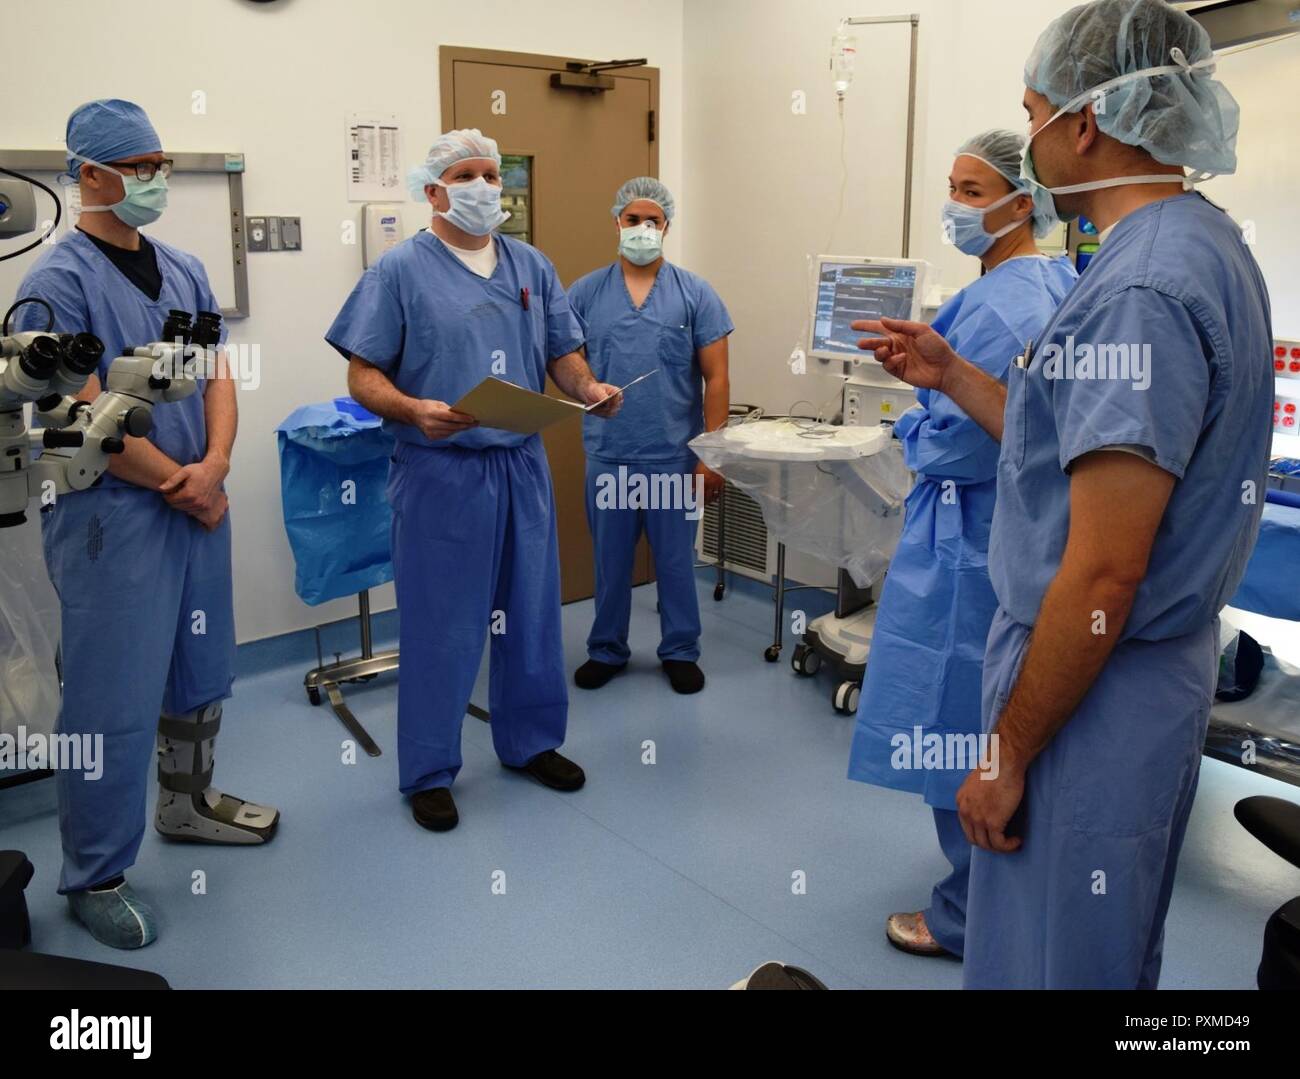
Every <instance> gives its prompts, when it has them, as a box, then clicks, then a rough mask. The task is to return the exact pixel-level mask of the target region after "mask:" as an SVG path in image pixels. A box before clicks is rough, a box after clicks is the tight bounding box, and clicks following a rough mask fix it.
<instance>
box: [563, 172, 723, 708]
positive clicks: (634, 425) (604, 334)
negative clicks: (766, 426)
mask: <svg viewBox="0 0 1300 1079" xmlns="http://www.w3.org/2000/svg"><path fill="white" fill-rule="evenodd" d="M613 216H614V221H615V224H616V226H617V230H618V238H619V243H618V252H619V257H618V259H617V260H616V261H615V262H613V263H612V264H611V265H609V266H604V267H602V268H601V269H599V270H595V271H593V272H592V273H589V274H587V275H586V276H585V277H582V278H580V279H579V280H578V281H576V282H574V284H573V288H572V290H571V291H570V300H571V301H572V303H573V309H574V310H575V311H577V312H578V315H579V316H580V317H581V318H582V319H583V321H584V323H585V324H586V326H587V356H588V358H589V359H590V361H591V367H592V370H593V371H595V372H596V373H597V376H598V377H599V378H603V379H608V380H609V381H610V382H615V383H617V384H619V385H622V386H625V387H626V386H628V384H630V383H631V382H632V380H633V379H636V378H638V377H639V376H642V375H644V374H645V373H646V372H654V377H653V378H651V379H648V380H647V381H646V382H645V383H644V384H642V385H639V386H637V387H636V389H635V390H632V391H631V392H630V393H629V394H628V397H627V400H628V405H627V408H626V409H625V410H624V412H623V415H622V416H620V417H619V419H617V420H616V421H614V422H613V423H601V422H599V421H592V420H585V421H584V425H583V443H584V446H585V448H586V451H587V520H588V522H589V524H590V526H591V539H592V543H593V545H594V547H595V554H596V617H595V620H594V621H593V623H592V627H591V634H590V636H589V637H588V638H587V654H588V656H589V657H590V658H589V659H588V660H587V662H586V663H584V664H583V665H582V666H581V667H579V668H578V670H577V671H576V672H575V674H574V676H573V678H574V681H575V682H576V683H577V684H578V686H580V687H581V688H583V689H598V688H599V687H601V686H603V685H604V684H605V683H606V682H608V681H609V680H610V679H611V678H613V677H614V675H616V674H618V672H619V671H621V670H623V669H624V668H625V667H626V666H627V662H628V658H629V656H630V655H631V652H630V650H629V648H628V643H627V638H628V623H629V621H630V618H631V613H632V567H633V562H634V559H635V555H636V545H637V541H638V540H639V539H640V536H641V533H642V532H643V531H644V532H645V534H646V536H647V537H648V538H649V540H650V547H651V549H652V550H653V552H654V560H655V577H656V579H657V582H658V583H657V587H658V590H659V630H660V639H659V650H658V652H659V661H660V663H661V664H662V665H663V669H664V673H665V674H666V675H667V676H668V681H669V683H670V684H671V685H672V687H673V689H674V690H676V691H677V692H678V693H698V692H699V691H700V690H701V689H703V688H704V672H703V671H701V670H700V668H699V665H698V663H697V662H696V661H697V660H698V659H699V658H700V606H699V600H698V598H697V596H696V593H695V530H696V527H697V526H698V524H699V519H700V515H701V513H702V512H703V509H704V506H703V502H704V501H709V502H711V501H713V500H714V499H715V498H717V497H718V495H719V494H721V493H722V477H721V476H719V475H718V474H717V473H716V472H712V471H710V470H709V469H708V468H706V467H705V466H704V465H703V464H702V463H700V462H698V461H696V459H695V456H694V455H693V454H692V453H691V451H690V448H689V447H688V445H687V443H689V442H690V440H691V439H692V438H694V437H695V436H696V435H698V434H700V433H701V432H702V431H705V430H709V431H713V430H716V429H717V428H719V427H721V426H723V424H725V423H726V422H727V412H728V410H729V408H730V386H729V383H728V379H727V335H728V334H730V333H731V331H732V329H734V327H733V326H732V324H731V318H730V316H729V315H728V314H727V309H726V307H725V306H724V305H723V303H722V300H721V299H720V298H719V297H718V294H717V293H716V292H715V291H714V290H713V288H712V287H711V286H710V285H709V283H708V282H707V281H705V280H704V279H703V278H702V277H697V276H696V275H695V274H693V273H690V272H689V271H687V270H683V269H681V268H680V267H677V266H674V265H672V263H670V262H668V261H666V260H665V259H664V257H663V237H664V234H665V233H666V232H667V231H668V224H669V222H670V221H671V220H672V216H673V197H672V195H671V194H670V193H669V191H668V188H667V187H665V186H664V185H663V184H662V183H660V182H659V181H658V180H656V179H655V178H654V177H653V176H638V177H635V178H634V179H631V180H628V181H627V183H625V184H624V185H623V186H622V187H621V188H619V190H618V192H617V194H616V195H615V197H614V206H613Z"/></svg>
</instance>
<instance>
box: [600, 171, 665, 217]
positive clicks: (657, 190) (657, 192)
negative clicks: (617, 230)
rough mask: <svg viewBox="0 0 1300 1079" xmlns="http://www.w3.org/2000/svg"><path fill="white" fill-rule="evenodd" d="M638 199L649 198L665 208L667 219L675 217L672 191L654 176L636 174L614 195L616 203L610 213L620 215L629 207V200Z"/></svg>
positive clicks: (662, 208)
mask: <svg viewBox="0 0 1300 1079" xmlns="http://www.w3.org/2000/svg"><path fill="white" fill-rule="evenodd" d="M637 199H649V200H650V201H651V202H653V203H654V204H655V205H656V206H658V207H659V209H661V210H663V212H664V219H665V220H666V221H671V220H672V219H673V195H672V192H671V191H669V190H668V188H667V187H665V186H664V185H663V183H662V182H661V181H659V180H656V179H655V178H654V177H653V176H634V177H633V178H632V179H631V180H628V182H627V183H625V184H624V185H623V186H622V187H620V188H619V189H618V194H617V195H615V196H614V205H613V206H612V207H611V208H610V213H612V214H613V215H614V216H615V217H618V216H619V215H620V214H622V212H623V211H624V210H626V209H627V205H628V203H629V202H636V200H637Z"/></svg>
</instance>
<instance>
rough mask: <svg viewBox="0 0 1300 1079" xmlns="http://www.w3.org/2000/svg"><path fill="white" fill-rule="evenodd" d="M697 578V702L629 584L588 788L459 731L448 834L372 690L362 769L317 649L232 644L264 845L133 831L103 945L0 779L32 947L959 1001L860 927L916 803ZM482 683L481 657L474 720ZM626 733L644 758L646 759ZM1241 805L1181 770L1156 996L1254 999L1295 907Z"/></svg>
mask: <svg viewBox="0 0 1300 1079" xmlns="http://www.w3.org/2000/svg"><path fill="white" fill-rule="evenodd" d="M699 587H700V597H701V607H702V615H703V620H704V639H703V650H704V655H703V658H702V666H703V667H704V669H705V671H706V673H707V675H708V678H709V684H708V686H707V687H706V689H705V691H704V692H703V693H701V694H699V695H697V696H694V697H679V696H677V695H675V694H673V693H672V691H671V690H670V689H669V687H668V685H667V682H666V680H665V678H664V676H663V674H662V673H661V671H660V669H659V666H658V663H657V661H656V660H655V655H654V650H655V645H656V644H657V641H658V620H657V617H656V615H655V593H654V588H653V586H650V587H644V588H639V589H637V590H636V592H635V594H634V599H633V622H632V647H633V659H632V666H631V667H630V668H629V670H628V672H627V673H625V674H624V675H622V676H621V677H619V678H617V679H616V680H615V681H614V682H612V683H611V684H610V685H609V686H607V687H606V688H604V689H603V690H600V691H596V692H584V691H581V690H578V689H572V690H571V694H570V697H571V708H570V719H569V739H568V743H567V748H566V750H565V752H566V753H567V754H568V755H571V756H572V757H573V758H574V759H575V760H577V761H578V762H579V763H580V764H582V765H583V767H584V768H585V769H586V771H587V775H588V783H587V786H586V788H585V789H584V790H582V791H580V792H578V793H577V794H568V795H565V794H558V793H554V792H551V791H549V790H546V789H545V788H542V787H540V786H538V785H536V784H534V783H533V782H531V781H530V780H528V779H526V778H523V777H521V776H519V775H517V774H515V773H509V772H506V771H505V770H503V769H502V768H501V767H500V766H499V764H498V763H497V761H496V758H495V755H494V754H493V751H492V743H491V738H490V734H489V731H488V728H487V727H486V726H485V725H484V724H483V723H481V722H479V721H478V720H475V719H472V718H467V719H466V721H465V726H464V755H465V767H464V769H463V771H462V772H461V774H460V777H459V779H458V780H457V783H456V787H455V794H456V799H457V804H458V806H459V808H460V812H461V824H460V826H459V827H458V828H457V829H456V830H455V831H453V832H450V833H445V834H434V833H430V832H426V831H424V830H422V829H421V828H419V827H418V826H417V825H416V824H415V823H414V822H413V821H412V820H411V817H410V813H409V810H408V809H407V807H406V804H405V803H404V801H403V800H402V798H401V797H400V795H399V794H398V793H397V756H396V737H395V726H396V707H397V685H396V680H395V676H393V675H388V676H385V677H383V678H381V679H379V680H377V681H376V682H373V683H371V684H369V685H365V686H358V687H348V689H347V696H348V699H349V701H350V703H351V704H352V706H353V708H354V710H355V711H356V713H357V715H358V716H359V717H360V718H361V719H362V721H363V722H364V723H365V724H366V725H367V726H368V727H369V729H370V731H371V733H372V734H373V735H374V737H375V738H376V740H377V741H378V742H379V743H380V745H381V746H382V747H383V748H384V754H383V756H381V757H379V758H369V757H366V756H365V755H364V754H362V755H360V757H359V759H358V760H357V761H356V762H355V763H344V761H343V756H344V753H343V749H342V743H343V741H344V738H345V737H346V735H345V732H344V730H343V728H342V726H341V725H340V724H339V723H338V722H337V720H336V719H335V718H334V717H333V715H332V714H331V713H330V711H329V709H328V707H321V708H313V707H311V706H310V705H309V704H308V702H307V699H306V697H305V695H304V693H303V689H302V676H303V674H304V673H305V671H306V669H307V667H308V666H311V665H314V654H313V658H312V662H311V663H309V662H308V661H307V659H306V658H305V653H304V654H303V655H290V654H288V651H287V650H289V649H290V645H288V644H286V643H285V642H284V641H281V642H265V643H261V644H257V645H251V646H246V647H245V648H244V649H243V650H242V654H241V665H242V667H243V670H244V672H245V673H243V674H242V675H241V678H240V679H239V681H238V682H237V683H236V687H235V696H234V699H233V700H232V701H230V702H228V704H227V706H226V712H225V723H224V725H223V728H222V734H221V740H220V742H219V745H218V767H217V773H216V777H217V780H216V781H217V784H218V785H219V786H222V787H224V788H225V789H228V790H230V791H231V792H232V793H235V794H238V795H241V796H244V797H249V798H252V799H255V800H265V801H268V802H271V803H273V804H275V805H277V806H278V807H279V808H280V809H281V810H282V812H283V821H282V824H281V828H280V832H279V835H278V836H277V837H276V839H275V840H274V842H272V843H271V844H270V845H268V846H266V847H264V848H252V849H250V848H242V849H232V848H223V847H203V846H193V845H182V844H174V843H167V842H165V841H163V840H162V839H161V838H160V837H159V836H157V835H156V833H154V832H153V830H152V826H151V827H150V829H149V832H148V834H147V835H146V838H145V841H144V845H143V847H142V849H141V853H140V858H139V861H138V863H137V865H136V866H135V868H134V869H133V870H132V871H131V873H130V874H129V879H130V881H131V883H132V885H133V886H134V887H135V888H136V889H137V891H139V892H140V894H141V895H142V896H144V897H146V898H147V899H149V900H150V901H151V902H152V903H153V904H154V906H155V907H156V909H157V911H158V914H159V920H160V929H161V933H160V939H159V940H158V941H157V942H156V943H155V944H153V945H152V946H150V947H149V948H147V949H145V950H143V951H139V952H134V953H122V952H114V951H112V950H111V949H108V948H104V947H102V946H100V945H99V944H97V943H95V942H94V941H93V940H92V939H91V938H90V936H89V935H88V934H87V933H85V932H84V930H82V929H81V928H80V927H79V926H78V925H76V924H75V923H74V922H73V921H72V920H71V917H70V915H69V914H68V912H67V906H66V902H65V901H64V900H63V899H62V898H61V897H59V896H57V895H56V894H55V891H54V889H55V884H56V881H57V877H58V863H59V844H58V828H57V822H56V814H55V804H54V786H53V784H52V783H50V782H40V783H35V784H30V785H27V786H24V787H20V788H16V789H12V790H7V791H0V847H6V848H15V847H16V848H18V849H21V850H24V851H26V852H27V854H28V856H29V857H30V858H31V859H32V861H33V862H34V863H35V865H36V877H35V879H34V880H33V881H32V883H31V885H30V886H29V887H28V890H27V894H28V902H29V906H30V908H31V914H32V922H33V932H34V936H35V943H36V946H37V947H38V949H39V950H41V951H47V952H53V953H57V954H63V955H74V956H80V957H83V958H87V959H96V960H100V961H107V962H127V963H130V964H132V965H138V966H142V967H147V968H149V969H152V970H156V971H158V972H160V973H161V974H163V975H164V976H165V977H166V978H167V979H168V980H169V981H170V982H171V983H172V984H173V985H174V986H177V987H216V988H236V987H243V986H248V987H519V986H541V987H585V988H605V987H611V988H612V987H665V988H666V987H690V988H704V987H723V986H726V985H728V984H730V983H731V982H732V981H734V980H736V979H738V978H740V977H742V976H743V975H745V974H746V973H747V972H748V971H749V970H750V969H752V968H753V967H754V966H756V965H757V964H759V963H760V962H763V961H764V960H768V959H781V960H784V961H786V962H791V963H796V964H799V965H803V966H806V967H808V968H809V969H811V970H812V971H814V972H815V973H816V974H818V975H819V976H820V977H821V978H822V979H823V980H824V981H826V982H827V983H828V984H829V985H830V986H831V987H833V988H847V987H873V988H882V987H901V988H911V987H935V988H946V987H953V988H955V987H957V986H959V985H960V981H961V968H960V966H959V964H957V963H956V962H954V961H951V960H946V959H945V960H933V959H917V958H913V957H910V956H906V955H904V954H902V953H900V952H898V951H895V950H894V949H893V948H891V947H890V946H889V945H888V944H887V943H886V941H885V936H884V932H883V919H884V917H885V916H886V915H887V914H889V913H890V912H891V911H895V910H915V909H917V908H919V907H921V906H924V905H925V904H926V902H927V901H928V896H929V892H930V887H931V885H932V884H933V882H934V881H935V880H936V879H937V878H938V877H939V876H940V875H942V874H943V873H944V872H945V868H946V863H945V862H944V861H943V859H942V856H941V855H940V853H939V850H938V847H937V844H936V842H935V837H934V832H933V825H932V823H931V818H930V814H929V811H928V810H927V809H926V807H925V806H924V805H923V804H922V803H921V802H920V800H919V799H917V798H915V797H912V796H909V795H904V794H901V793H897V792H892V791H886V790H882V789H879V788H875V787H867V786H864V785H862V784H858V783H852V782H850V781H848V780H847V779H845V778H844V776H845V769H846V766H847V759H848V746H849V739H850V735H851V732H852V721H851V720H849V719H848V718H846V717H843V716H839V715H837V714H836V713H835V712H834V711H833V710H832V708H831V705H830V693H831V682H830V680H829V676H827V675H822V676H819V677H818V678H816V679H802V678H799V677H796V676H795V675H794V673H793V672H792V671H791V669H790V665H789V662H788V658H789V653H790V645H789V642H788V640H787V645H786V650H785V652H784V653H783V655H782V657H781V660H780V662H778V663H775V664H769V663H765V662H764V661H763V658H762V651H763V648H764V646H765V645H766V644H767V643H768V642H769V641H770V635H771V610H772V607H771V593H770V592H768V591H766V590H758V589H754V588H750V589H746V588H737V589H735V590H733V591H732V593H731V594H729V595H728V597H727V598H726V600H725V601H724V602H722V603H715V602H713V601H712V599H711V598H710V593H711V590H712V589H711V581H709V580H706V579H705V578H704V577H703V576H702V577H701V579H700V584H699ZM796 595H798V596H801V597H807V598H806V599H801V600H795V601H793V602H792V604H791V605H792V606H798V604H799V603H811V602H812V601H813V600H814V599H817V598H819V597H817V596H815V595H814V594H811V593H797V594H796ZM590 615H591V605H590V603H578V604H572V605H570V606H568V607H566V608H565V610H564V633H565V650H566V655H567V658H568V662H569V666H570V670H572V668H573V667H574V666H576V665H577V664H578V663H580V662H581V661H582V660H583V658H585V656H584V646H583V642H584V640H585V637H586V633H587V630H588V626H589V619H590ZM387 625H388V626H389V627H390V628H391V618H389V619H388V620H387ZM304 643H305V642H304V641H303V640H301V639H300V640H299V642H298V644H297V645H296V647H297V648H298V649H299V651H300V652H301V650H302V646H303V644H304ZM383 643H384V642H383V641H379V642H377V647H381V646H382V645H383ZM340 647H344V646H342V645H340ZM329 650H330V651H332V650H333V648H329ZM281 653H284V654H281ZM486 681H487V671H486V664H485V666H484V669H483V671H482V672H481V673H480V677H479V688H478V692H477V694H476V697H475V699H476V701H478V702H479V703H480V704H484V705H486ZM648 744H652V748H653V753H654V763H643V761H644V759H645V757H646V755H647V752H648V749H647V746H648ZM1254 793H1272V794H1277V795H1280V796H1283V797H1293V798H1295V797H1298V796H1300V792H1297V791H1296V788H1294V787H1289V786H1287V785H1285V784H1281V783H1277V782H1275V781H1273V780H1269V779H1266V778H1263V777H1260V776H1257V775H1253V774H1250V773H1248V772H1246V771H1245V770H1243V769H1240V768H1234V767H1232V766H1229V765H1226V764H1222V763H1219V762H1217V761H1213V760H1208V759H1206V760H1205V761H1204V763H1203V766H1202V772H1201V788H1200V795H1199V797H1198V800H1197V803H1196V808H1195V811H1194V815H1193V818H1192V822H1191V826H1190V830H1189V834H1188V840H1187V845H1186V847H1185V849H1184V853H1183V858H1182V863H1181V867H1180V871H1179V876H1178V884H1177V887H1176V889H1175V892H1174V898H1173V905H1172V909H1171V912H1170V916H1169V921H1168V927H1167V937H1166V944H1165V965H1164V974H1163V977H1162V985H1163V986H1164V987H1176V988H1183V987H1228V988H1251V987H1253V985H1254V972H1255V966H1256V964H1257V963H1258V961H1259V949H1260V943H1261V939H1262V933H1263V927H1264V922H1265V920H1266V918H1267V917H1268V915H1269V913H1270V912H1271V911H1272V910H1274V909H1275V908H1276V907H1277V906H1279V905H1280V904H1281V903H1282V902H1284V901H1285V900H1286V899H1288V898H1290V897H1291V896H1293V895H1295V894H1296V893H1297V892H1300V874H1297V873H1296V872H1295V870H1293V869H1292V868H1290V867H1289V866H1287V865H1286V864H1284V863H1283V862H1282V861H1281V859H1279V858H1277V857H1275V856H1274V855H1273V854H1271V853H1269V852H1268V851H1267V850H1266V849H1264V848H1263V847H1262V846H1260V845H1259V844H1258V843H1257V842H1256V841H1255V840H1254V839H1252V838H1251V837H1250V836H1248V835H1247V834H1246V833H1245V832H1244V831H1243V830H1242V829H1241V828H1240V827H1239V826H1238V825H1237V824H1236V822H1235V821H1234V819H1233V817H1232V806H1233V803H1234V802H1235V801H1236V800H1237V799H1238V798H1241V797H1243V796H1245V795H1248V794H1254ZM151 807H152V799H151ZM200 870H201V871H202V874H203V876H204V878H205V879H206V894H197V895H196V894H193V891H192V888H191V881H192V880H193V879H194V877H193V875H194V873H195V872H196V871H200ZM796 874H803V875H804V879H806V893H805V894H795V891H794V889H793V888H792V881H793V880H794V879H795V875H796ZM501 893H503V894H501Z"/></svg>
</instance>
